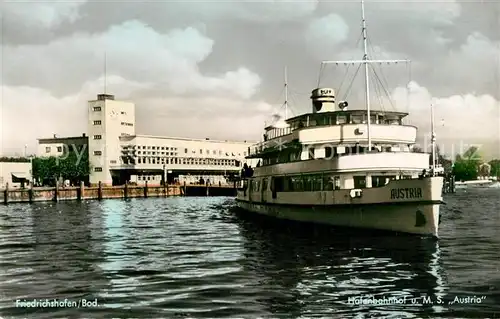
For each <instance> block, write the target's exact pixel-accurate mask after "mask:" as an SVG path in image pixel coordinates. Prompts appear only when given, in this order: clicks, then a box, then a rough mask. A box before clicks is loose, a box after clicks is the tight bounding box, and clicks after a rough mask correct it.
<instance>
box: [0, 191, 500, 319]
mask: <svg viewBox="0 0 500 319" xmlns="http://www.w3.org/2000/svg"><path fill="white" fill-rule="evenodd" d="M446 201H447V203H448V205H447V206H445V207H444V208H443V212H444V214H443V224H442V225H441V226H442V229H441V239H440V240H439V242H437V241H434V240H431V239H424V238H419V237H414V236H402V235H399V236H396V235H393V234H388V233H380V232H379V233H374V232H370V233H369V232H367V231H352V230H349V231H347V230H334V229H332V228H328V227H318V226H316V227H312V226H305V225H297V224H291V223H282V222H281V223H269V222H263V221H262V220H256V219H252V220H248V219H247V218H243V217H242V216H245V215H244V214H240V213H241V211H239V210H237V209H236V208H235V206H234V201H233V200H232V199H227V198H226V199H225V198H207V197H203V198H202V197H200V198H157V199H152V198H151V199H132V200H126V201H122V200H104V201H101V202H99V201H89V202H82V203H78V202H67V203H36V204H33V205H25V204H22V205H17V204H13V205H8V206H0V298H1V300H0V317H2V318H11V317H12V318H42V319H43V318H55V317H65V318H88V317H93V318H108V317H136V318H137V317H138V318H180V317H183V318H185V317H192V318H235V317H245V318H256V317H259V316H260V317H265V318H270V317H273V318H276V317H280V318H311V317H328V318H363V316H365V317H369V318H376V317H379V318H422V317H432V318H438V317H452V318H463V317H489V318H492V317H495V315H496V313H500V306H499V305H500V293H499V290H500V280H499V278H500V272H499V270H500V262H499V260H498V251H499V250H500V238H499V237H498V235H497V234H498V232H499V231H500V221H499V220H500V219H499V218H498V217H499V216H498V212H499V211H500V210H499V209H498V208H499V207H500V206H499V205H498V204H499V202H498V190H497V189H489V190H484V189H483V190H481V191H480V192H479V191H476V192H474V191H470V190H468V191H467V193H464V192H462V193H460V192H457V194H456V195H452V196H450V197H448V198H447V199H446ZM474 295H475V296H478V297H479V296H486V299H484V300H483V301H482V303H480V304H474V303H471V302H463V303H461V304H449V301H451V300H453V299H454V298H455V297H461V298H463V297H473V296H474ZM33 298H51V299H52V298H58V299H65V298H67V299H70V300H76V299H79V298H85V299H87V300H93V299H95V298H97V299H98V301H99V307H97V308H92V309H77V308H45V309H44V308H19V307H16V303H15V301H16V299H33ZM384 298H385V300H386V304H382V305H373V304H366V303H367V302H369V301H370V300H379V301H380V300H384ZM440 298H441V300H442V301H443V303H439V300H440ZM388 300H390V301H388ZM402 300H405V303H404V304H401V303H399V304H398V303H396V302H400V301H402ZM412 301H414V302H412ZM363 302H365V303H363Z"/></svg>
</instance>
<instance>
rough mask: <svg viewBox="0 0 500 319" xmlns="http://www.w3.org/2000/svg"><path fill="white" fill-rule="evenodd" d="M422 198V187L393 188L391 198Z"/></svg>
mask: <svg viewBox="0 0 500 319" xmlns="http://www.w3.org/2000/svg"><path fill="white" fill-rule="evenodd" d="M410 198H422V188H420V187H418V188H393V189H391V199H410Z"/></svg>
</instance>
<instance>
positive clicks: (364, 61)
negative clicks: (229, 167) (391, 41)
mask: <svg viewBox="0 0 500 319" xmlns="http://www.w3.org/2000/svg"><path fill="white" fill-rule="evenodd" d="M361 19H362V29H361V31H362V33H363V53H364V54H363V59H362V60H352V61H345V60H343V61H323V62H321V64H322V65H323V64H333V63H334V64H345V65H348V64H364V65H365V98H366V111H367V112H366V113H367V117H368V118H367V122H366V123H367V137H368V151H371V150H372V139H371V116H370V111H371V105H370V80H369V73H368V64H373V63H388V64H389V63H398V62H405V63H408V62H410V60H370V59H369V57H368V37H367V34H366V19H365V2H364V0H361Z"/></svg>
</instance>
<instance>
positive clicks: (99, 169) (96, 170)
mask: <svg viewBox="0 0 500 319" xmlns="http://www.w3.org/2000/svg"><path fill="white" fill-rule="evenodd" d="M94 172H102V167H94Z"/></svg>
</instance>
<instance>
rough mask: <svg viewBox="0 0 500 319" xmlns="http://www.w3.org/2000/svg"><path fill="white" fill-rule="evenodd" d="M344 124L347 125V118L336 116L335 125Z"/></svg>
mask: <svg viewBox="0 0 500 319" xmlns="http://www.w3.org/2000/svg"><path fill="white" fill-rule="evenodd" d="M345 123H347V116H345V115H337V124H345Z"/></svg>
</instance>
